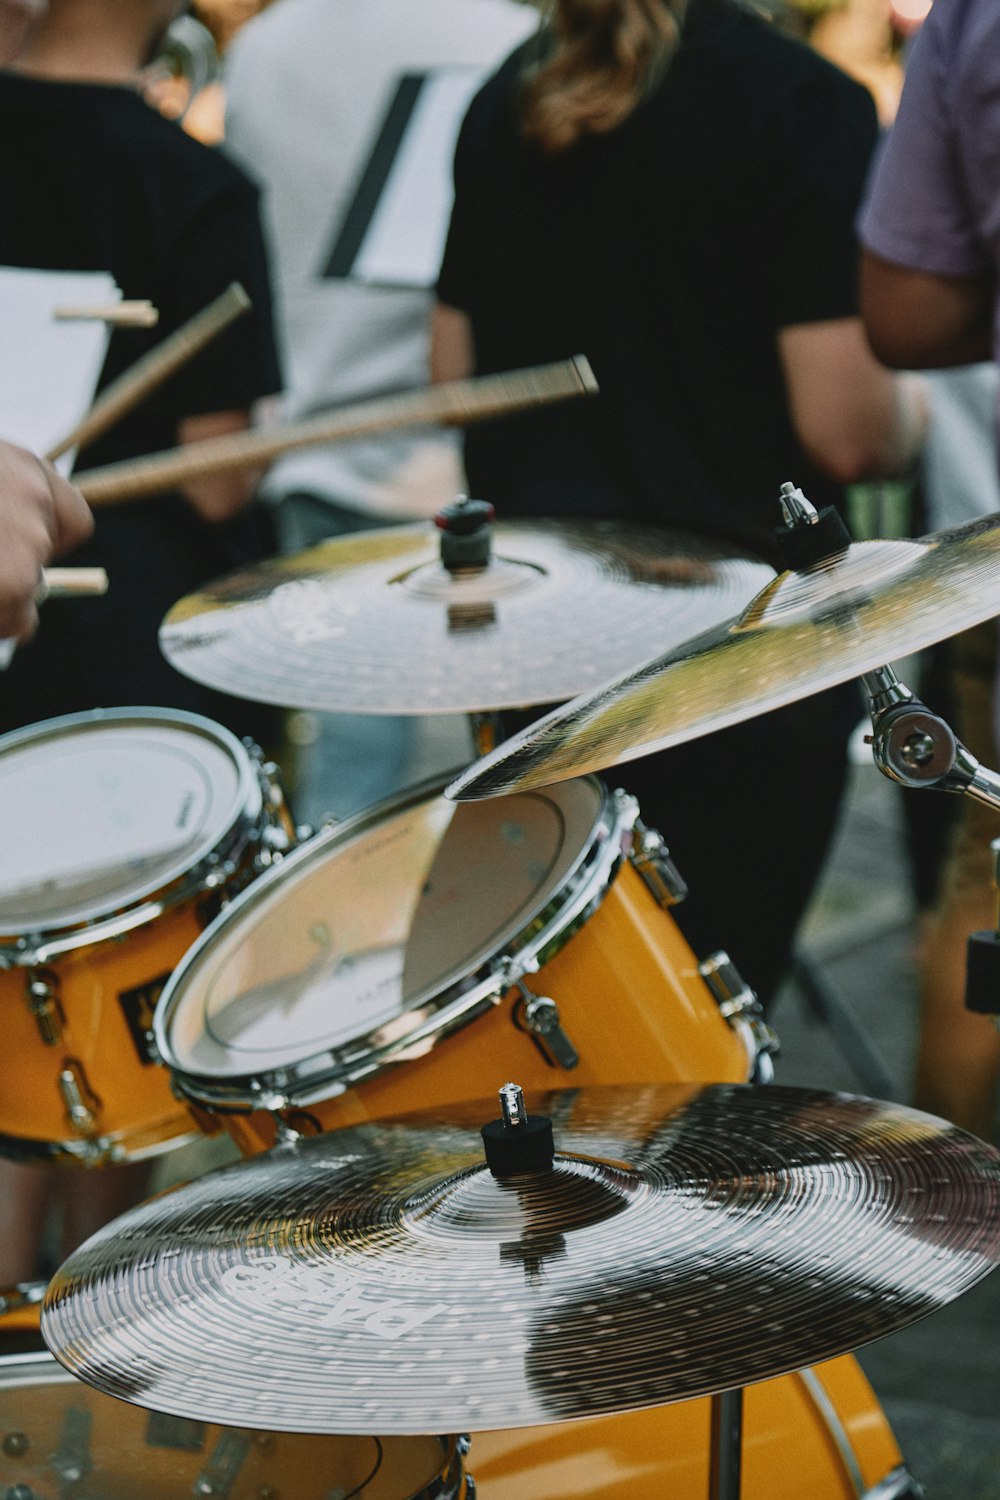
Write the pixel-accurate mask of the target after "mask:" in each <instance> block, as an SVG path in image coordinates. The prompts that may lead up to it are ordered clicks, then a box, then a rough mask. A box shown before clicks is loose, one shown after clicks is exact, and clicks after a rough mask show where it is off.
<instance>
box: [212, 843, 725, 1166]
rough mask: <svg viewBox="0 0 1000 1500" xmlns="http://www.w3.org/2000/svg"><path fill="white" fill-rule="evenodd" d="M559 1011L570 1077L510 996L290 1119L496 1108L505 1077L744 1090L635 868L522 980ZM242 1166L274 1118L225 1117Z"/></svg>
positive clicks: (678, 942) (693, 973) (330, 1126)
mask: <svg viewBox="0 0 1000 1500" xmlns="http://www.w3.org/2000/svg"><path fill="white" fill-rule="evenodd" d="M526 984H527V985H528V987H529V988H530V989H531V990H532V991H533V992H534V993H535V994H538V995H548V996H550V997H551V998H552V999H554V1000H555V1001H556V1002H557V1004H558V1006H559V1012H560V1017H561V1023H562V1026H563V1028H564V1030H565V1032H566V1034H567V1035H568V1036H569V1038H570V1039H571V1040H572V1042H573V1044H574V1046H575V1048H576V1050H577V1052H578V1053H579V1057H580V1061H579V1064H578V1065H577V1066H576V1067H575V1068H573V1069H572V1070H566V1069H563V1068H559V1067H556V1066H554V1065H553V1064H552V1063H550V1062H548V1061H547V1060H546V1058H545V1057H544V1056H543V1054H542V1052H541V1051H540V1049H539V1047H538V1045H537V1043H536V1042H535V1040H534V1039H533V1038H532V1037H531V1035H530V1034H529V1033H528V1032H527V1031H526V1030H525V1029H523V1027H522V1026H520V1025H519V1024H518V1019H517V1016H518V1010H519V997H518V995H517V994H516V993H514V992H510V993H508V994H507V995H506V996H504V998H503V1000H502V1001H501V1003H500V1004H498V1005H497V1006H495V1007H494V1008H492V1009H491V1010H490V1011H489V1012H488V1013H487V1014H486V1015H482V1016H480V1017H478V1018H477V1019H475V1020H472V1021H470V1022H468V1023H467V1024H466V1025H464V1026H462V1027H461V1028H460V1029H459V1030H457V1031H455V1032H453V1033H452V1034H451V1035H449V1036H447V1037H444V1038H437V1039H435V1040H434V1042H433V1045H428V1046H426V1047H425V1048H424V1049H423V1050H422V1051H420V1052H419V1053H417V1054H415V1055H408V1057H407V1059H406V1060H405V1061H403V1062H401V1063H396V1064H393V1065H392V1066H390V1067H388V1068H387V1069H385V1071H383V1072H382V1073H379V1074H377V1075H376V1076H374V1077H372V1078H370V1079H367V1080H365V1081H364V1082H363V1083H360V1084H358V1085H357V1086H356V1087H355V1088H352V1089H350V1090H348V1091H347V1092H345V1093H342V1094H339V1095H336V1096H334V1097H333V1098H330V1099H325V1100H321V1101H319V1102H318V1103H316V1102H314V1103H311V1104H309V1106H308V1108H307V1109H305V1110H293V1111H285V1112H284V1113H285V1115H286V1116H287V1118H288V1119H289V1120H290V1122H291V1123H292V1124H293V1125H294V1126H295V1127H296V1128H300V1129H302V1130H303V1131H310V1130H316V1129H322V1130H334V1129H337V1128H339V1127H340V1126H343V1125H354V1124H360V1123H363V1122H365V1121H368V1120H378V1119H385V1118H387V1117H388V1116H390V1115H397V1114H404V1113H407V1112H408V1111H411V1110H419V1109H422V1108H427V1107H430V1106H432V1105H438V1104H444V1103H453V1102H458V1101H461V1100H465V1099H479V1098H489V1097H492V1096H494V1095H495V1091H496V1089H497V1088H498V1087H499V1085H500V1084H502V1083H504V1082H506V1081H507V1079H508V1078H512V1079H515V1080H516V1081H517V1082H518V1083H519V1084H521V1086H522V1088H524V1089H525V1090H526V1091H530V1090H538V1089H551V1088H570V1087H577V1086H580V1087H582V1086H584V1085H587V1084H595V1083H596V1084H611V1083H743V1082H746V1079H747V1076H748V1073H749V1069H750V1060H749V1057H748V1054H747V1049H746V1046H745V1045H744V1043H743V1041H742V1040H741V1038H740V1035H739V1034H738V1033H737V1032H736V1031H734V1030H733V1029H732V1028H731V1027H730V1026H729V1025H728V1024H727V1023H726V1022H725V1021H724V1020H723V1018H722V1016H721V1014H720V1011H719V1007H718V1005H717V1004H716V1002H715V1000H714V999H713V997H712V995H711V994H710V993H709V991H708V989H707V988H706V986H705V982H704V980H703V979H702V978H701V976H700V975H699V973H698V962H697V959H696V958H695V956H694V954H693V953H692V952H691V949H690V948H689V947H688V945H687V943H686V941H685V940H684V938H683V937H682V935H681V933H680V931H679V929H678V927H677V924H676V923H675V922H674V921H673V919H672V917H671V916H670V914H669V912H667V911H666V910H665V909H664V908H663V907H662V906H661V905H660V904H659V903H658V902H657V901H656V900H655V899H654V897H653V895H652V894H651V892H650V891H649V890H648V888H647V887H646V885H645V883H644V881H643V880H642V878H641V877H640V876H639V875H638V874H637V872H636V871H635V869H634V868H633V867H632V866H631V865H630V864H624V865H623V866H622V867H621V868H620V870H619V871H618V874H617V876H616V877H615V879H614V881H613V882H612V884H611V886H610V887H609V889H608V890H607V892H606V893H605V895H604V899H603V900H602V902H601V904H600V906H599V907H598V908H597V910H596V911H595V912H594V913H593V914H592V915H591V916H590V917H589V918H588V919H587V921H586V922H585V923H584V924H583V926H582V927H581V928H580V930H579V931H578V932H576V933H575V934H574V935H573V937H571V938H570V939H569V940H568V941H567V942H566V944H565V946H564V947H562V948H561V949H560V950H559V952H558V953H556V955H555V957H554V958H552V959H550V960H549V962H548V963H546V964H545V965H543V967H542V968H541V969H540V970H539V972H538V973H537V974H534V975H532V976H531V977H530V979H529V980H527V981H526ZM218 1118H219V1120H220V1122H221V1124H222V1125H223V1127H224V1128H225V1129H226V1130H227V1131H228V1132H229V1134H230V1135H231V1136H232V1138H233V1140H234V1141H235V1142H236V1145H237V1147H238V1148H239V1150H240V1151H241V1153H242V1154H243V1155H245V1156H252V1155H254V1154H255V1153H256V1152H259V1151H263V1150H266V1149H268V1147H270V1146H271V1145H273V1143H274V1138H275V1129H276V1125H275V1117H274V1116H273V1115H271V1114H268V1113H266V1112H264V1111H256V1112H249V1111H248V1112H246V1113H228V1112H226V1113H220V1115H219V1117H218Z"/></svg>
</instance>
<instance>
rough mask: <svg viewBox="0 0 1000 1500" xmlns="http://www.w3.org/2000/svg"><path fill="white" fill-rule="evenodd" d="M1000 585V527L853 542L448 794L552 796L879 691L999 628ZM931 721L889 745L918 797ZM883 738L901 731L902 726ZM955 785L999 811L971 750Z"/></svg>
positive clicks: (777, 582)
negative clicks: (719, 733)
mask: <svg viewBox="0 0 1000 1500" xmlns="http://www.w3.org/2000/svg"><path fill="white" fill-rule="evenodd" d="M802 529H803V530H809V531H812V530H813V529H814V528H813V527H812V526H810V525H809V524H808V523H805V525H804V526H803V527H802ZM998 584H1000V518H998V517H995V516H994V517H989V518H987V519H985V520H980V521H974V522H971V523H970V524H969V525H966V526H963V527H959V528H956V529H955V530H951V531H943V532H937V533H932V534H931V535H929V536H925V537H922V538H920V539H919V540H914V541H891V542H889V541H874V542H852V543H850V545H849V546H848V547H847V548H846V550H843V551H835V552H834V553H833V555H831V556H828V557H827V558H826V560H821V561H819V562H816V563H811V564H810V565H809V566H808V567H807V568H806V569H805V570H803V571H794V570H791V571H788V572H785V573H782V574H781V575H780V576H779V577H777V578H775V579H774V580H773V581H772V582H771V583H769V584H768V585H767V586H766V587H765V588H764V589H763V591H762V592H761V593H759V594H758V595H757V597H756V598H755V599H754V600H752V601H751V603H750V604H749V605H748V606H747V607H746V608H745V609H744V610H743V613H742V614H740V615H738V616H737V617H736V618H735V619H732V620H730V621H728V622H727V623H726V624H724V625H720V626H716V627H713V628H711V629H710V630H707V631H705V632H704V633H703V634H702V635H701V636H700V637H699V638H697V639H689V640H688V641H686V642H682V643H680V644H679V645H674V646H673V647H671V648H669V649H668V650H667V651H666V652H664V653H663V654H662V655H659V656H657V657H654V658H653V659H651V660H646V661H645V662H643V663H642V664H641V665H640V666H638V667H634V668H633V669H632V670H630V671H628V672H626V673H625V674H624V675H622V676H620V677H618V678H616V679H614V680H612V681H609V682H606V683H605V684H603V685H602V686H601V687H599V688H597V689H596V690H595V691H593V692H592V693H590V694H589V695H586V696H581V697H578V698H577V699H575V700H574V701H573V702H571V703H568V704H565V705H564V706H563V707H561V708H558V709H556V710H554V711H553V712H552V713H549V714H547V715H546V716H545V717H544V718H542V719H539V720H538V721H537V722H536V723H535V724H533V725H531V726H530V727H529V728H528V729H525V730H522V731H521V732H520V733H518V734H515V735H513V736H512V737H511V738H510V739H509V740H507V741H506V743H505V744H503V745H500V746H498V747H497V749H495V750H494V751H492V752H491V753H490V754H489V755H487V756H486V757H484V758H483V759H482V760H481V761H480V762H478V763H476V764H475V765H473V766H472V767H470V768H469V769H468V770H467V771H465V772H464V773H463V774H462V775H461V776H459V777H458V778H457V780H456V781H455V782H453V784H452V785H451V786H450V787H448V788H447V789H446V795H448V796H449V797H453V798H455V799H456V800H459V801H462V800H469V799H474V798H479V797H492V796H501V795H504V794H507V793H509V792H513V791H521V790H527V789H530V788H532V787H536V786H542V785H549V784H551V783H552V782H555V781H560V780H562V779H564V778H566V777H572V776H579V775H582V774H586V773H589V772H592V771H598V770H602V769H604V768H606V767H608V766H612V765H617V764H619V763H621V762H622V761H627V760H631V759H633V758H635V757H636V756H639V755H646V754H648V753H649V752H650V751H652V750H659V749H666V748H667V747H668V746H670V745H677V744H682V743H684V742H685V741H688V740H692V739H697V738H698V737H699V736H700V735H704V734H709V733H711V732H712V731H713V730H716V729H723V728H726V727H728V726H729V725H732V724H738V723H741V722H743V721H744V720H746V719H750V718H753V717H755V716H756V715H758V714H762V713H765V712H767V711H769V710H770V709H774V708H780V707H782V706H783V705H785V704H788V703H792V702H795V701H796V700H798V699H800V698H806V697H809V696H810V694H812V693H818V692H821V691H822V690H824V689H826V688H830V687H834V686H836V685H837V684H838V683H842V682H847V681H849V680H850V679H851V678H854V677H862V678H864V677H865V676H866V675H868V676H872V677H874V678H875V679H877V680H879V681H878V684H877V685H879V686H880V683H881V676H882V674H884V673H885V672H888V671H890V670H891V669H890V668H886V667H885V666H884V665H883V664H884V663H886V662H888V661H891V660H892V659H893V658H894V657H897V656H908V655H910V654H911V653H913V652H915V651H920V650H923V649H924V648H925V647H927V646H930V645H933V644H934V642H936V641H939V640H942V639H943V638H945V637H946V636H949V635H954V634H955V633H956V632H958V631H961V630H965V629H967V628H969V627H970V626H972V625H977V624H979V623H980V622H981V621H983V620H985V619H989V618H990V616H991V615H992V614H993V613H995V609H996V604H995V600H996V595H997V588H998ZM912 707H917V708H921V709H922V705H912V704H911V708H912ZM888 712H891V709H890V710H887V713H888ZM924 712H926V711H924ZM931 719H933V716H930V715H928V716H927V721H924V720H923V719H922V718H919V717H918V718H916V719H914V720H912V721H911V723H910V725H909V727H908V728H905V727H904V726H900V725H897V727H896V732H895V735H894V736H892V737H889V736H888V734H887V738H886V739H885V740H884V742H883V743H884V752H883V753H882V759H881V761H880V769H882V770H884V771H887V772H888V774H891V775H893V778H894V779H896V780H903V781H904V783H905V784H906V785H924V784H926V783H927V782H928V781H931V780H933V779H934V777H933V775H932V774H931V773H932V771H933V769H934V766H933V764H932V763H931V762H928V761H927V756H928V754H930V753H931V750H930V746H929V744H928V743H927V741H926V740H925V739H924V735H925V734H929V735H930V737H931V739H932V740H933V739H934V738H935V736H940V738H941V742H942V749H943V751H944V753H945V754H946V753H947V748H948V743H947V736H944V735H943V734H941V732H940V730H939V729H938V728H936V727H935V726H934V724H932V723H930V722H929V721H930V720H931ZM884 727H885V728H886V730H887V731H888V730H890V729H891V728H892V724H891V720H889V719H886V720H884ZM877 737H878V731H877V733H876V738H877ZM904 742H905V743H904ZM948 774H949V775H950V778H951V780H952V781H957V782H958V783H959V785H958V787H957V789H958V790H964V791H966V792H968V793H969V794H970V795H972V796H975V797H977V798H978V799H979V800H982V801H988V802H990V801H992V805H996V801H995V800H994V799H996V797H997V786H996V782H995V779H994V778H993V777H992V774H991V773H987V772H985V771H984V770H983V768H982V767H980V766H979V765H978V763H976V762H974V761H973V759H972V757H970V756H969V755H968V752H967V751H965V750H964V748H963V749H956V753H955V764H954V767H953V769H952V771H951V772H950V773H948Z"/></svg>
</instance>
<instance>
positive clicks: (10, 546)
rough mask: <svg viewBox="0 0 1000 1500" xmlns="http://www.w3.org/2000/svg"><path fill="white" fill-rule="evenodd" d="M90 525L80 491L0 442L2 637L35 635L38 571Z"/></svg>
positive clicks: (40, 463) (20, 450) (86, 533)
mask: <svg viewBox="0 0 1000 1500" xmlns="http://www.w3.org/2000/svg"><path fill="white" fill-rule="evenodd" d="M93 526H94V521H93V517H92V515H91V513H90V510H89V508H88V506H87V504H86V501H85V500H84V498H83V496H82V495H81V494H80V492H79V490H77V489H75V488H74V486H73V485H71V484H70V483H69V482H68V481H67V480H65V479H63V477H62V475H61V474H58V473H57V472H56V470H55V469H54V468H53V467H52V466H51V464H48V463H46V462H45V460H44V459H41V458H36V457H35V455H34V454H33V453H28V452H27V450H26V449H24V448H17V447H15V446H14V444H12V443H5V442H2V441H0V638H3V637H8V636H9V637H13V638H14V639H15V640H19V641H26V640H29V639H30V638H31V636H32V635H34V633H35V630H36V629H37V627H38V606H37V595H38V588H39V583H40V580H41V574H42V569H43V568H44V566H45V564H46V563H47V562H48V561H49V559H50V558H51V557H56V556H59V555H60V554H61V553H63V552H68V551H70V550H71V549H72V548H73V547H75V546H77V545H78V544H79V543H80V542H82V541H84V540H85V539H86V538H87V537H88V536H89V535H90V533H91V531H92V530H93Z"/></svg>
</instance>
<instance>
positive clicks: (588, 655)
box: [160, 521, 773, 714]
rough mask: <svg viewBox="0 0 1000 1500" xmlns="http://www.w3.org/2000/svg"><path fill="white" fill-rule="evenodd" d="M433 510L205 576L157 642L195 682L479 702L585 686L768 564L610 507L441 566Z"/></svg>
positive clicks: (712, 618)
mask: <svg viewBox="0 0 1000 1500" xmlns="http://www.w3.org/2000/svg"><path fill="white" fill-rule="evenodd" d="M440 545H441V543H440V533H439V532H438V531H436V530H435V528H434V527H433V526H432V525H430V524H425V525H419V526H401V527H392V528H388V529H383V530H378V531H370V532H362V533H356V534H354V535H352V536H345V537H338V538H334V539H332V540H330V541H328V542H323V543H321V544H320V545H319V546H317V547H312V548H310V549H309V550H307V551H304V552H300V553H298V554H296V555H294V556H291V557H285V558H278V559H274V560H272V561H269V562H265V563H261V564H259V565H258V566H256V567H254V568H250V569H246V570H244V571H242V572H239V573H234V574H231V575H230V576H229V577H227V578H224V579H221V580H219V581H218V582H217V583H214V584H211V585H209V586H208V587H207V588H205V589H203V590H202V591H201V592H199V593H196V594H192V595H190V596H189V597H188V598H186V599H182V600H180V601H179V603H177V604H176V605H175V606H174V607H173V609H171V610H170V612H169V614H168V615H167V617H166V619H165V620H164V622H163V625H162V627H161V630H160V645H161V648H162V650H163V652H164V654H165V656H166V657H167V659H168V660H169V661H170V663H171V664H172V665H173V666H175V667H176V668H177V670H178V671H180V672H183V673H185V674H186V675H187V676H189V677H193V678H195V679H196V680H197V681H199V682H203V683H206V684H208V685H209V686H211V687H215V688H218V689H220V690H221V691H223V692H228V693H233V694H235V695H236V696H237V697H240V698H252V699H255V700H257V701H260V702H263V703H275V704H280V705H282V706H284V707H287V708H302V709H318V710H326V711H329V712H339V713H367V714H383V713H384V714H428V713H477V712H488V711H492V710H496V709H501V708H518V707H524V706H527V705H531V704H538V703H551V702H554V701H556V700H561V699H564V698H568V697H572V696H573V695H574V694H576V693H580V692H585V691H589V690H590V689H591V688H594V687H597V686H598V684H599V683H601V682H603V681H605V680H606V679H607V677H608V676H609V675H610V674H612V673H614V672H620V671H623V670H624V669H625V668H626V667H628V666H630V665H631V664H632V663H633V662H634V661H635V660H636V659H637V658H638V657H640V656H642V655H643V654H645V653H646V652H647V651H648V649H649V645H650V642H653V641H660V642H662V641H664V640H668V641H670V642H679V641H681V640H686V639H687V638H688V637H690V636H692V635H697V634H698V633H699V632H700V631H703V630H705V629H707V628H708V627H709V626H711V625H715V624H718V623H719V622H720V621H722V620H725V619H728V618H729V617H730V616H731V615H732V613H733V611H734V610H735V609H739V608H741V607H742V606H743V605H744V604H745V603H746V602H747V601H748V600H749V599H750V598H751V597H752V596H753V594H754V593H755V592H756V591H757V590H758V589H759V588H761V587H762V586H763V584H764V583H765V581H766V580H767V579H768V578H771V577H772V576H773V569H771V568H770V567H768V566H767V564H765V563H762V562H760V561H759V560H758V559H756V558H753V557H751V556H750V554H749V553H743V552H740V551H739V550H738V549H733V548H727V547H723V546H720V545H718V544H716V543H714V542H710V541H703V540H701V539H699V538H697V537H690V536H683V535H679V534H677V533H671V532H666V531H661V530H658V529H656V528H654V527H643V526H631V525H619V524H618V523H616V522H614V523H613V522H602V521H594V522H590V523H587V522H582V521H581V522H556V521H539V522H532V521H524V522H517V523H516V524H500V525H498V526H496V528H495V530H494V548H493V557H492V559H491V561H490V562H489V563H488V565H487V566H486V567H484V568H482V569H481V570H479V571H471V570H465V571H462V572H451V571H449V570H448V569H447V568H446V567H445V566H444V565H443V564H442V562H441V558H440Z"/></svg>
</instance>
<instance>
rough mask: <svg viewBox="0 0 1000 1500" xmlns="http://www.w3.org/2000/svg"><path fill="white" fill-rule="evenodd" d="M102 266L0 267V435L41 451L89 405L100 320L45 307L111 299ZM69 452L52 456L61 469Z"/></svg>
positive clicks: (113, 292)
mask: <svg viewBox="0 0 1000 1500" xmlns="http://www.w3.org/2000/svg"><path fill="white" fill-rule="evenodd" d="M120 299H121V292H120V291H119V289H118V287H117V286H116V285H115V283H114V280H113V279H112V277H111V276H110V275H109V274H108V273H107V272H104V271H27V270H22V269H20V267H12V266H0V329H2V330H3V343H2V349H3V353H2V356H0V437H2V438H6V439H7V440H8V441H9V442H13V443H20V444H21V445H22V447H25V448H31V449H32V450H33V451H34V452H36V453H45V452H46V451H47V450H48V449H49V448H52V447H54V446H55V445H56V443H58V442H59V441H60V440H61V439H62V438H63V437H64V436H65V435H66V433H68V432H69V431H70V430H71V429H72V428H73V427H74V426H75V425H76V423H77V422H78V421H79V420H80V418H81V417H83V416H85V415H86V413H87V412H88V411H89V409H90V407H91V405H92V404H93V400H94V390H95V387H96V385H97V378H98V376H99V375H100V373H101V366H102V365H103V364H104V356H105V354H106V353H107V348H108V337H109V331H108V325H107V324H106V323H104V322H101V321H96V322H91V321H89V320H86V321H83V320H81V321H77V320H73V321H69V322H62V321H57V320H56V319H55V318H53V316H52V314H53V309H55V308H57V307H63V306H90V305H93V306H97V305H98V304H107V303H108V302H118V301H119V300H120ZM72 461H73V455H72V454H71V453H69V454H66V455H65V457H64V458H63V459H61V460H60V462H59V468H60V469H61V470H62V471H63V472H64V473H65V472H68V470H69V467H70V465H71V464H72Z"/></svg>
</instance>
